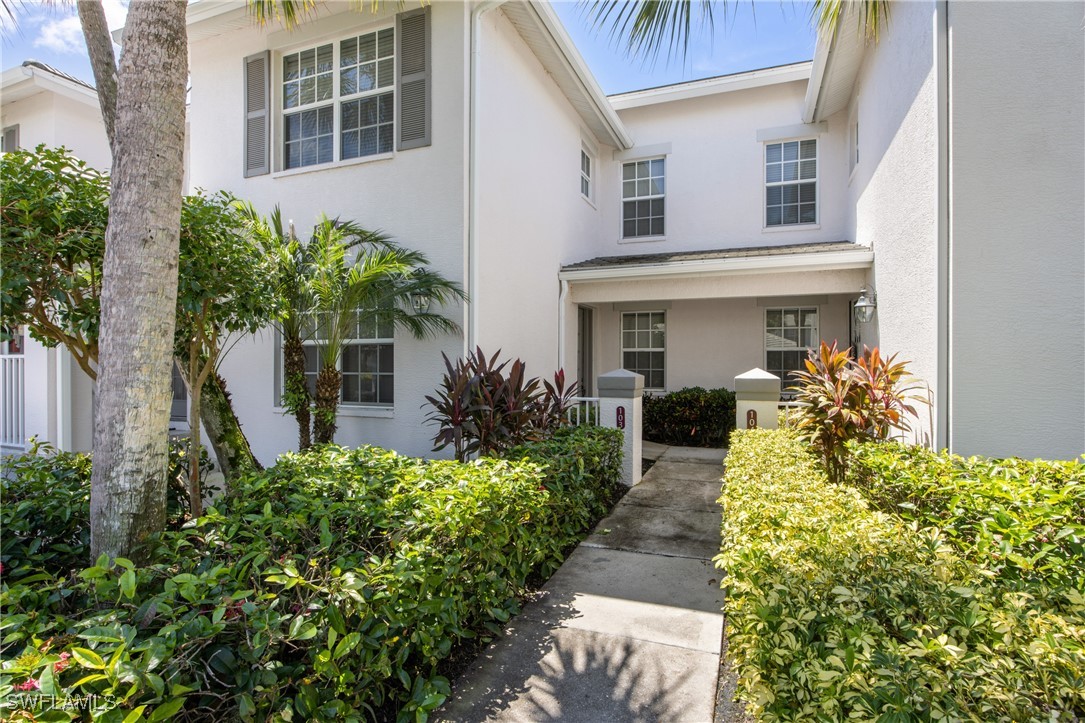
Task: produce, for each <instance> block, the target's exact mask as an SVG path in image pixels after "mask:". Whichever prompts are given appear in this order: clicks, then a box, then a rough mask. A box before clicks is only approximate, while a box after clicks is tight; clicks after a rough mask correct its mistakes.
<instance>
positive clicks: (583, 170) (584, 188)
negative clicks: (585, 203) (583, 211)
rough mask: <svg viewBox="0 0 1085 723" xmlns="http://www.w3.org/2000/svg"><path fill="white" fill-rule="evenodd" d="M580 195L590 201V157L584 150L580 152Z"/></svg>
mask: <svg viewBox="0 0 1085 723" xmlns="http://www.w3.org/2000/svg"><path fill="white" fill-rule="evenodd" d="M580 193H581V195H582V196H584V198H586V199H588V200H589V201H590V200H591V156H589V155H588V152H587V151H585V150H581V151H580Z"/></svg>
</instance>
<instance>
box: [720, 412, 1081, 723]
mask: <svg viewBox="0 0 1085 723" xmlns="http://www.w3.org/2000/svg"><path fill="white" fill-rule="evenodd" d="M881 449H885V445H877V450H874V451H873V454H874V455H879V454H880V450H881ZM890 449H891V448H890ZM893 456H896V455H892V454H890V455H888V456H887V457H886V458H885V460H884V461H885V462H886V464H882V465H880V471H879V473H885V474H886V476H885V477H875V476H868V477H865V482H864V484H866V485H867V488H868V489H872V490H877V489H880V488H881V487H882V486H883V485H885V486H887V487H889V488H890V489H897V488H899V479H900V473H899V471H898V465H897V464H896V463H892V468H891V464H890V463H889V460H890V459H892V457H893ZM904 459H905V460H906V459H907V458H906V457H905V458H904ZM999 465H1000V463H999V462H995V461H992V462H988V463H985V464H984V465H978V466H977V467H974V468H973V469H974V470H975V471H980V467H983V466H986V468H987V471H988V472H989V473H990V472H994V471H995V470H997V468H998V467H999ZM1016 466H1018V468H1019V471H1021V472H1024V471H1025V470H1024V465H1016ZM1052 471H1053V468H1049V467H1047V466H1046V464H1044V463H1037V472H1039V473H1040V474H1042V475H1044V476H1045V477H1046V480H1047V481H1046V482H1044V483H1042V484H1041V485H1039V486H1037V487H1036V488H1033V490H1032V492H1029V491H1027V490H1029V488H1030V487H1032V483H1031V482H1030V481H1028V479H1027V476H1028V475H1027V474H1022V477H1021V479H1020V480H1019V481H1020V483H1021V485H1020V486H1019V485H1018V484H1017V483H1016V482H1014V481H1013V480H1011V479H1005V480H1004V484H1002V485H1001V491H1002V492H1007V491H1012V493H1013V494H1015V495H1016V494H1020V495H1021V496H1023V497H1028V496H1030V495H1031V494H1034V493H1035V494H1038V495H1040V496H1042V495H1043V491H1042V489H1043V488H1046V487H1047V485H1048V484H1050V483H1051V482H1052V481H1054V479H1055V477H1054V476H1049V475H1050V473H1051V472H1052ZM1062 472H1065V473H1069V474H1070V475H1071V477H1072V478H1073V479H1075V480H1078V478H1079V477H1080V469H1076V471H1075V468H1074V467H1072V466H1068V467H1064V468H1062ZM1062 472H1060V473H1058V474H1061V473H1062ZM915 473H916V472H913V474H915ZM905 474H907V473H905ZM994 476H999V475H998V473H997V472H995V474H994ZM1067 481H1070V480H1067ZM959 483H960V485H961V488H962V491H964V490H967V488H968V487H969V486H970V484H971V483H967V482H964V480H963V476H962V478H961V480H959ZM935 485H936V486H937V485H938V483H935ZM1054 486H1055V487H1056V488H1057V487H1058V486H1059V485H1058V484H1056V485H1054ZM977 487H983V488H985V489H987V490H988V491H989V492H994V490H995V489H997V488H998V485H994V484H992V483H991V482H988V483H983V482H979V483H977ZM977 487H973V489H972V492H971V493H969V492H965V494H964V496H963V499H964V506H965V508H966V510H967V508H969V507H973V505H975V507H973V511H966V512H964V513H963V514H958V513H957V512H954V511H953V510H952V507H953V506H950V508H949V509H947V513H948V514H947V515H946V516H945V518H944V519H942V520H936V518H937V515H931V516H929V517H928V516H926V515H924V518H923V519H922V520H921V519H919V518H918V517H917V516H912V517H911V518H910V519H909V518H908V517H904V518H902V516H900V515H897V514H892V513H886V512H878V511H872V510H871V509H870V507H869V506H868V504H867V501H866V500H865V499H864V495H860V493H859V491H858V490H856V489H855V488H852V487H849V486H844V485H836V484H831V483H829V482H828V481H827V479H826V478H825V475H824V472H823V471H822V470H820V469H819V468H818V466H817V464H816V462H815V459H814V458H813V457H812V456H811V455H810V454H809V452H808V449H807V446H806V445H805V444H804V443H803V442H802V441H801V440H800V439H799V438H798V437H796V436H795V434H794V433H793V432H791V431H788V430H771V431H770V430H749V431H745V430H744V431H739V432H736V433H735V435H734V436H733V438H732V445H731V450H730V454H729V455H728V459H727V471H726V474H725V477H724V487H723V496H722V497H721V499H720V502H721V504H722V505H723V525H722V535H723V543H722V548H721V552H720V555H719V556H718V557H717V558H716V564H717V566H718V567H719V568H720V569H721V570H723V571H724V575H725V577H724V580H723V585H724V587H725V588H726V590H727V595H726V606H725V612H726V615H727V624H728V637H727V640H728V654H729V655H730V656H731V658H732V660H733V663H734V665H735V668H736V669H737V672H738V674H739V691H738V692H739V696H740V697H741V698H742V699H743V700H745V701H746V703H747V707H748V710H749V712H750V713H752V714H753V715H754V716H755V717H756V718H757V719H758V720H764V721H785V720H795V721H798V720H826V721H845V720H902V721H903V720H983V721H1011V720H1012V721H1037V722H1038V721H1051V720H1075V719H1077V718H1080V717H1081V716H1082V715H1083V714H1085V687H1083V686H1082V685H1081V681H1082V680H1083V677H1085V595H1082V591H1081V580H1082V579H1083V577H1082V569H1081V558H1080V557H1077V558H1076V560H1075V561H1072V562H1071V565H1072V566H1074V567H1073V568H1071V570H1072V571H1073V572H1074V573H1075V574H1074V575H1073V579H1071V578H1069V577H1067V576H1065V575H1063V574H1061V573H1059V572H1058V571H1057V570H1055V568H1054V567H1050V568H1048V571H1049V572H1050V574H1046V573H1044V572H1039V571H1034V572H1035V573H1036V575H1035V577H1034V578H1033V579H1032V580H1031V581H1028V582H1027V583H1026V582H1024V581H1023V580H1022V578H1021V576H1019V575H1018V574H1017V572H1015V571H1012V570H1010V569H1009V568H1008V567H1007V566H1006V565H1005V560H1004V559H1000V558H999V557H998V556H991V555H988V554H987V553H990V552H992V547H991V546H990V545H989V543H988V542H987V541H985V540H984V537H983V535H982V534H977V530H976V529H975V527H974V525H973V523H972V522H971V521H970V520H969V518H970V517H972V516H973V515H976V516H982V515H983V513H981V512H979V509H978V508H979V507H980V506H982V505H984V504H986V503H985V502H982V501H980V500H978V499H977V497H983V496H986V494H980V495H977V494H976V492H977ZM1072 487H1075V488H1076V487H1080V481H1075V482H1072ZM878 494H880V493H878ZM873 496H874V495H873V494H872V497H873ZM890 496H892V493H891V494H890ZM993 496H994V495H992V497H993ZM977 502H978V503H979V504H975V503H977ZM1067 507H1072V505H1065V506H1063V508H1062V510H1061V511H1056V510H1055V509H1054V508H1048V510H1047V512H1046V513H1045V512H1041V513H1040V514H1039V515H1038V516H1039V517H1045V516H1047V517H1048V520H1047V522H1046V523H1042V524H1040V525H1039V526H1036V527H1032V529H1034V530H1036V531H1037V532H1040V534H1043V533H1042V532H1041V530H1042V529H1043V527H1044V526H1045V525H1050V526H1052V527H1054V528H1057V529H1062V528H1063V527H1064V526H1065V525H1067V524H1068V521H1067V520H1066V519H1065V517H1064V515H1063V511H1065V509H1066V508H1067ZM905 509H907V508H905ZM992 516H993V518H994V519H999V518H1000V517H1001V515H999V514H998V513H997V512H994V513H993V515H992ZM931 522H937V526H934V527H925V526H920V525H926V524H929V523H931ZM917 523H919V524H917ZM999 524H1002V523H999ZM991 532H992V536H993V537H997V536H998V534H999V533H997V532H995V531H994V530H991ZM1055 534H1056V535H1057V534H1058V533H1055ZM1074 535H1077V536H1078V537H1077V538H1076V542H1080V528H1077V532H1070V533H1066V537H1065V538H1064V539H1068V538H1069V537H1071V536H1074ZM1010 545H1011V548H1014V547H1015V546H1014V543H1012V542H1011V543H1010ZM994 547H995V549H997V547H998V545H995V546H994ZM1011 552H1013V549H1011ZM1020 553H1021V554H1022V556H1024V554H1025V551H1024V550H1020ZM1014 554H1017V553H1014ZM1055 556H1057V554H1056V555H1055ZM1069 559H1071V560H1073V558H1069ZM1071 570H1068V571H1071Z"/></svg>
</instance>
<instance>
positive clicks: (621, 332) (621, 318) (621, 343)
mask: <svg viewBox="0 0 1085 723" xmlns="http://www.w3.org/2000/svg"><path fill="white" fill-rule="evenodd" d="M645 314H647V315H649V321H650V320H651V315H652V314H659V315H661V316H662V317H663V348H662V349H656V348H653V347H646V348H641V347H639V346H638V347H626V346H625V317H626V316H627V315H632V316H638V315H645ZM634 326H635V324H634ZM635 331H636V329H634V332H635ZM648 331H652V330H651V329H648ZM626 352H632V353H634V354H635V353H637V352H663V369H662V372H663V386H661V387H653V386H651V380H650V379H649V378H648V377H647V376H645V379H644V391H646V392H665V391H666V390H667V367H668V363H669V359H668V357H667V310H666V309H643V310H640V309H638V310H636V311H622V312H619V314H618V361H619V362H620V368H622V369H626V370H627V371H631V372H635V373H637V374H641V375H642V376H644V375H643V374H642V373H641V372H636V371H635V370H633V369H627V368H626V366H625V354H626Z"/></svg>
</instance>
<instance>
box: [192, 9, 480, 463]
mask: <svg viewBox="0 0 1085 723" xmlns="http://www.w3.org/2000/svg"><path fill="white" fill-rule="evenodd" d="M431 8H432V10H431V12H432V20H433V24H432V42H433V45H432V52H433V65H432V69H433V84H432V88H433V98H432V114H433V115H432V140H433V143H432V145H431V146H430V147H426V148H418V149H412V150H408V151H403V152H398V153H395V154H394V156H393V157H392V158H389V159H384V160H370V161H363V162H360V163H353V164H347V165H342V166H339V167H334V168H321V169H315V170H308V171H306V170H304V169H302V170H299V171H291V172H286V173H281V172H275V173H272V174H270V175H265V176H259V177H256V178H249V179H246V178H244V177H243V174H242V156H241V152H242V147H243V143H242V139H243V123H242V120H243V109H242V108H243V107H242V94H243V76H242V60H243V58H244V57H246V56H248V55H251V54H254V53H257V52H260V51H263V50H265V49H268V48H271V49H272V50H273V55H272V67H273V68H274V69H276V70H277V69H278V68H280V67H281V62H282V61H281V57H280V56H278V55H276V53H278V52H280V51H289V50H290V49H301V48H304V47H309V46H312V45H315V44H316V43H317V42H318V41H320V42H323V41H327V40H336V41H337V40H338V39H341V38H346V37H350V36H351V35H356V34H358V33H361V32H365V31H367V30H371V29H374V28H376V27H384V26H388V25H389V24H391V23H392V22H393V14H392V10H394V8H390V9H389V10H387V11H384V12H383V13H382V14H380V15H378V16H373V15H371V14H369V13H368V11H366V10H362V11H358V10H355V9H353V6H350V7H349V8H348V6H347V4H345V3H335V4H331V5H330V9H329V7H322V8H321V9H320V10H319V13H318V14H319V16H321V17H322V18H323V19H321V20H318V21H316V22H315V23H309V24H306V25H303V26H301V27H300V28H298V29H297V30H296V31H294V32H289V33H288V32H283V31H278V32H276V31H275V30H274V28H271V29H270V30H268V31H265V30H262V29H257V28H252V29H241V30H233V31H230V32H227V33H225V34H222V35H218V36H215V37H211V38H207V39H204V40H199V41H196V42H193V43H192V45H191V57H192V94H191V99H192V100H191V107H190V116H189V120H190V129H191V134H192V139H193V141H192V144H191V148H190V158H191V169H190V174H191V176H190V177H191V183H192V186H193V187H202V188H205V189H208V190H217V189H227V190H230V191H232V192H234V193H235V194H237V195H238V196H240V197H241V198H244V199H247V200H249V201H251V202H252V203H253V204H255V206H256V207H257V209H259V210H260V211H262V212H265V213H267V212H270V211H271V210H272V209H273V208H274V206H275V205H276V204H278V205H279V206H280V207H281V208H282V213H283V217H284V219H293V220H294V222H295V224H296V226H297V229H298V232H299V234H304V233H305V232H306V230H307V229H309V228H311V225H312V224H313V223H314V222H315V221H316V219H317V217H318V215H319V214H320V213H321V212H325V213H327V214H328V215H330V216H341V217H342V218H345V219H352V220H355V221H357V222H359V223H361V224H362V225H364V226H366V227H368V228H373V229H380V230H383V231H384V232H386V233H388V234H390V235H391V236H393V237H394V238H395V239H396V240H397V241H399V242H400V243H402V244H403V245H405V246H407V247H409V248H413V249H416V250H419V251H423V252H425V253H426V254H427V255H428V257H429V259H430V262H431V267H432V268H434V269H436V270H438V271H440V272H441V273H442V274H444V275H445V276H446V277H448V278H450V279H452V280H455V281H458V282H461V283H462V282H463V281H464V252H463V248H464V246H463V243H464V241H463V240H464V207H465V203H466V195H465V194H466V190H465V189H466V181H465V177H464V174H465V162H464V154H465V144H464V138H465V131H464V128H465V113H466V105H465V94H464V87H465V82H466V81H465V78H466V64H465V63H466V41H465V37H466V35H465V33H466V15H467V9H466V8H465V6H464V5H462V4H460V3H434V4H433V5H432V6H431ZM330 12H334V15H333V16H331V17H324V16H327V15H328V13H330ZM273 78H274V76H273ZM272 86H273V96H274V98H275V99H274V104H273V107H278V106H279V104H281V100H280V99H279V98H278V97H277V96H275V93H277V92H278V91H277V89H275V86H276V83H275V82H274V80H273V82H272ZM275 145H276V144H275V141H273V146H275ZM443 311H444V313H446V315H447V316H449V317H450V318H452V319H454V320H455V321H456V322H457V323H459V324H461V325H462V322H463V313H462V309H460V308H459V306H458V305H457V306H456V307H454V308H449V309H444V310H443ZM462 347H463V341H462V339H461V337H460V336H458V335H449V336H442V337H439V338H437V339H434V340H428V341H417V340H414V339H412V338H410V337H409V336H408V335H406V334H405V333H403V332H397V334H396V343H395V374H396V378H395V389H396V402H395V406H394V410H386V409H379V410H376V411H367V410H362V409H357V408H353V409H352V408H348V407H343V411H342V413H341V414H340V417H339V433H338V435H337V437H336V439H337V441H339V442H341V443H343V444H347V445H358V444H363V443H374V444H379V445H383V446H388V447H394V448H395V449H397V450H399V451H401V452H404V453H408V454H426V453H429V451H430V448H431V446H432V443H431V440H432V436H433V430H432V428H430V427H426V426H423V418H424V417H425V415H426V411H425V410H423V409H421V408H420V407H421V405H422V402H423V398H422V397H423V395H424V394H427V393H430V392H432V390H433V389H434V387H435V386H436V384H437V383H438V381H439V380H440V376H441V373H442V371H443V368H444V367H443V362H442V361H441V352H442V351H444V352H446V353H448V354H449V356H452V357H455V356H458V355H459V354H460V353H461V352H462ZM274 357H275V353H274V336H273V333H272V332H271V331H265V332H263V333H260V334H257V335H255V336H253V337H250V338H248V339H246V340H243V341H242V342H241V343H239V344H238V345H237V346H236V347H235V348H234V349H233V350H232V351H231V352H230V353H229V355H228V356H227V357H226V358H225V359H224V361H223V363H222V373H223V375H224V377H225V378H226V380H227V384H228V386H229V389H230V392H231V393H232V394H233V400H234V407H235V409H236V410H237V412H238V416H239V417H240V419H241V422H242V424H243V425H244V429H245V432H246V434H247V435H248V437H249V440H250V441H251V442H252V445H253V448H254V450H255V452H256V454H257V456H258V457H259V458H260V459H261V461H263V462H264V463H270V462H273V461H274V459H275V456H276V455H278V454H279V453H281V452H283V451H287V450H291V449H295V448H296V445H297V428H296V425H295V423H294V421H293V419H292V418H287V417H284V416H282V415H281V413H280V410H277V409H276V408H275V407H274V399H275V388H274V387H275V384H274V379H275V374H274V365H275V358H274Z"/></svg>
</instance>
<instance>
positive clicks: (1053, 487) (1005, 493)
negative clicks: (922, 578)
mask: <svg viewBox="0 0 1085 723" xmlns="http://www.w3.org/2000/svg"><path fill="white" fill-rule="evenodd" d="M851 451H852V464H851V469H850V471H849V474H848V482H849V483H850V484H852V485H854V486H855V487H857V488H858V489H859V491H860V492H861V493H862V495H863V497H865V498H866V499H867V501H868V502H869V503H870V504H871V505H872V506H873V507H875V508H876V509H880V510H884V511H886V512H894V513H896V514H898V515H900V516H901V517H903V518H904V519H906V520H914V521H915V522H916V523H918V524H920V525H922V526H930V527H940V528H942V529H943V530H945V532H946V534H947V539H948V540H949V542H951V543H952V544H953V545H954V546H955V547H956V548H957V549H958V550H959V551H960V552H961V553H962V554H963V555H965V556H966V557H968V558H969V559H971V560H972V561H974V562H976V563H977V564H979V565H982V566H983V567H984V568H985V569H987V570H990V571H991V572H992V573H993V574H994V575H996V576H997V579H998V580H999V581H1000V582H1002V583H1004V584H1016V583H1027V584H1039V585H1044V586H1049V587H1050V586H1054V587H1061V586H1072V587H1075V588H1076V589H1077V590H1078V591H1079V592H1081V593H1083V594H1085V463H1082V462H1081V461H1075V462H1048V461H1045V460H1035V461H1028V460H1023V459H985V458H982V457H970V458H968V459H964V458H962V457H958V456H956V455H951V454H948V453H942V454H936V453H934V452H931V451H929V450H927V449H923V448H921V447H909V446H906V445H903V444H897V443H892V444H884V445H873V444H863V445H854V446H853V447H852V448H851Z"/></svg>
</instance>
